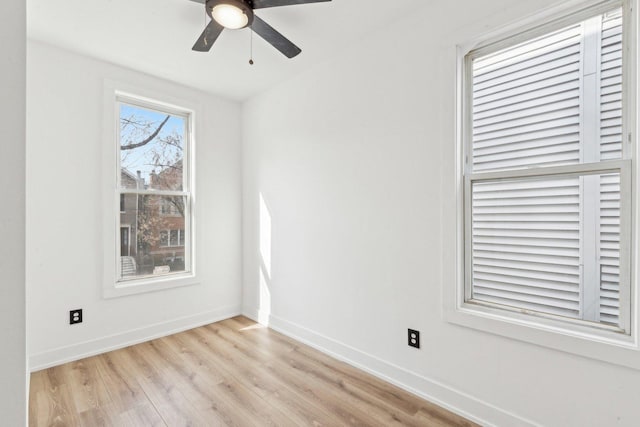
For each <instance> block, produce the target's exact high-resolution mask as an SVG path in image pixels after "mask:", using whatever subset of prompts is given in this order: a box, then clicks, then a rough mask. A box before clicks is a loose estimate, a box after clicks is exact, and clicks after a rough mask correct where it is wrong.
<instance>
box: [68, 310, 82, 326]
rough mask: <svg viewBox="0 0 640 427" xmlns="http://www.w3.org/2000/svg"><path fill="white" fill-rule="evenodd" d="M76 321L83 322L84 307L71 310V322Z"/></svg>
mask: <svg viewBox="0 0 640 427" xmlns="http://www.w3.org/2000/svg"><path fill="white" fill-rule="evenodd" d="M76 323H82V309H81V308H79V309H77V310H71V311H70V312H69V324H70V325H75V324H76Z"/></svg>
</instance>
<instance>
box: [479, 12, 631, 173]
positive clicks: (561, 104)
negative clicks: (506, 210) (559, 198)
mask: <svg viewBox="0 0 640 427" xmlns="http://www.w3.org/2000/svg"><path fill="white" fill-rule="evenodd" d="M472 74H473V77H472V97H473V100H472V117H473V118H472V155H473V156H472V157H473V170H474V171H475V172H484V171H496V170H510V169H521V168H526V167H531V166H560V165H568V164H576V163H590V162H598V161H601V160H612V159H620V158H621V157H622V12H621V10H620V9H618V10H615V11H612V12H609V13H605V14H603V15H598V16H595V17H593V18H590V19H587V20H585V21H583V22H580V23H577V24H575V25H572V26H569V27H567V28H564V29H561V30H558V31H554V32H551V33H549V34H547V35H544V36H542V37H537V38H535V39H532V40H529V41H526V42H523V43H520V44H518V45H516V46H511V47H509V48H506V49H502V50H499V51H497V52H494V53H491V54H488V55H484V56H480V57H477V58H475V59H474V60H473V64H472Z"/></svg>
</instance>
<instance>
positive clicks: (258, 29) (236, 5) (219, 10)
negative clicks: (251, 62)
mask: <svg viewBox="0 0 640 427" xmlns="http://www.w3.org/2000/svg"><path fill="white" fill-rule="evenodd" d="M191 1H194V2H197V3H203V4H204V5H205V10H206V11H207V15H209V17H210V18H211V22H209V24H208V25H207V26H206V28H205V29H204V31H203V32H202V34H201V35H200V37H199V38H198V41H196V44H194V45H193V47H192V50H195V51H198V52H208V51H209V50H210V49H211V46H213V43H214V42H215V41H216V39H217V38H218V36H219V35H220V33H222V30H224V29H225V28H227V29H229V30H238V29H241V28H246V27H249V28H251V30H253V31H254V32H255V33H256V34H258V35H259V36H260V37H262V38H263V39H265V40H266V41H267V42H268V43H270V44H271V45H272V46H273V47H275V48H276V49H278V50H279V51H280V52H282V54H284V55H285V56H286V57H287V58H293V57H294V56H296V55H298V54H299V53H300V52H302V50H301V49H300V48H299V47H298V46H296V45H295V44H293V43H292V42H291V41H290V40H289V39H287V38H286V37H285V36H283V35H282V34H280V33H279V32H278V31H276V30H275V29H274V28H273V27H272V26H271V25H269V24H267V23H266V22H264V21H263V20H262V19H260V18H259V17H258V16H256V15H255V14H254V13H253V11H254V9H264V8H267V7H278V6H291V5H296V4H307V3H320V2H326V1H331V0H191Z"/></svg>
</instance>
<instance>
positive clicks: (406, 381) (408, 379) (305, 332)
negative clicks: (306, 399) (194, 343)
mask: <svg viewBox="0 0 640 427" xmlns="http://www.w3.org/2000/svg"><path fill="white" fill-rule="evenodd" d="M243 315H245V316H246V317H249V318H251V319H253V320H255V321H257V322H260V323H262V324H265V325H268V326H269V327H270V328H272V329H273V330H275V331H278V332H280V333H282V334H284V335H287V336H289V337H291V338H293V339H295V340H297V341H300V342H302V343H304V344H307V345H309V346H310V347H313V348H315V349H317V350H319V351H321V352H323V353H326V354H328V355H330V356H332V357H334V358H336V359H338V360H341V361H343V362H346V363H348V364H349V365H352V366H354V367H356V368H358V369H362V370H363V371H365V372H368V373H370V374H372V375H374V376H376V377H378V378H380V379H383V380H385V381H387V382H389V383H391V384H394V385H396V386H398V387H400V388H402V389H404V390H406V391H408V392H410V393H412V394H415V395H417V396H420V397H422V398H423V399H426V400H428V401H430V402H433V403H435V404H437V405H440V406H442V407H443V408H446V409H448V410H449V411H451V412H454V413H456V414H458V415H461V416H463V417H465V418H467V419H469V420H471V421H474V422H476V423H478V424H480V425H484V426H523V427H524V426H527V427H531V426H537V425H538V424H536V423H534V422H533V421H531V420H528V419H525V418H523V417H520V416H518V415H516V414H514V413H512V412H510V411H508V410H505V409H502V408H498V407H496V406H494V405H492V404H490V403H488V402H485V401H482V400H480V399H478V398H475V397H473V396H471V395H469V394H467V393H464V392H462V391H460V390H456V389H454V388H453V387H450V386H448V385H446V384H443V383H442V382H439V381H436V380H433V379H431V378H427V377H425V376H422V375H418V374H415V373H413V372H411V371H408V370H407V369H405V368H402V367H400V366H397V365H394V364H393V363H389V362H386V361H384V360H382V359H379V358H377V357H375V356H371V355H369V354H366V353H364V352H362V351H360V350H358V349H355V348H353V347H350V346H348V345H346V344H343V343H341V342H339V341H336V340H334V339H332V338H329V337H326V336H324V335H322V334H319V333H317V332H314V331H312V330H310V329H307V328H305V327H304V326H300V325H297V324H295V323H293V322H289V321H287V320H284V319H282V318H279V317H277V316H274V315H273V314H269V313H265V312H261V311H259V310H257V309H247V308H245V309H243Z"/></svg>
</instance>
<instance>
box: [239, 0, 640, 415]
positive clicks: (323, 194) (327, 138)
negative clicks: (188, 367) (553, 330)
mask: <svg viewBox="0 0 640 427" xmlns="http://www.w3.org/2000/svg"><path fill="white" fill-rule="evenodd" d="M551 3H553V2H552V1H536V2H515V1H508V0H485V1H482V2H477V1H471V0H468V1H454V2H444V1H442V2H429V5H428V6H427V7H423V8H422V9H417V10H412V13H411V15H412V16H411V17H409V18H408V19H406V20H404V21H403V22H398V23H396V24H395V25H389V27H388V28H385V29H384V30H381V31H380V32H378V33H376V34H372V35H370V37H369V38H367V39H366V40H362V41H361V43H359V44H357V45H355V46H348V47H347V50H348V52H343V53H341V54H340V55H339V56H337V57H336V58H335V59H333V60H332V61H329V62H327V63H325V64H323V65H320V66H317V67H315V68H314V69H313V70H311V71H309V72H307V73H305V74H303V75H301V76H299V77H297V78H295V79H293V80H291V81H288V82H286V83H284V84H282V85H280V86H278V87H276V88H274V89H272V90H270V91H268V92H266V93H264V94H262V95H260V96H258V97H255V98H253V99H252V100H250V101H249V102H247V103H246V105H245V109H244V113H243V129H244V134H243V188H244V195H243V205H244V248H243V251H244V276H243V277H244V307H245V312H246V314H247V315H250V316H252V317H256V318H260V319H261V320H263V321H269V322H270V324H271V325H272V326H273V327H275V328H277V329H280V330H282V331H284V332H285V333H288V334H291V335H294V336H297V337H298V338H302V339H304V340H306V341H307V342H309V343H311V344H312V345H315V346H317V347H321V348H323V349H325V350H327V351H329V352H332V353H334V354H336V355H338V356H339V357H342V358H345V359H348V360H350V361H351V362H352V363H355V364H357V365H359V366H362V367H363V368H365V369H368V370H370V371H373V372H376V373H377V374H379V375H382V376H385V377H387V378H388V379H390V380H392V381H394V382H396V383H398V384H402V385H403V386H404V387H406V388H409V389H412V390H413V391H415V392H417V393H419V394H421V395H423V396H427V397H429V398H431V399H434V400H436V401H439V402H440V403H442V404H445V405H446V406H449V407H451V408H454V409H455V410H457V411H458V412H460V413H463V414H466V415H467V416H470V417H473V418H474V419H476V420H479V421H482V422H485V423H495V424H498V425H517V424H534V423H539V424H543V425H557V426H569V425H575V426H587V425H591V426H604V425H628V426H631V425H638V422H640V406H639V405H638V402H639V401H640V387H639V384H640V372H638V371H635V370H630V369H626V368H622V367H619V366H616V365H609V364H605V363H602V362H598V361H595V360H592V359H587V358H582V357H578V356H574V355H570V354H567V353H562V352H558V351H554V350H550V349H547V348H543V347H538V346H534V345H530V344H525V343H523V342H519V341H514V340H510V339H507V338H503V337H499V336H496V335H491V334H486V333H482V332H478V331H475V330H471V329H467V328H463V327H459V326H455V325H452V324H449V323H447V322H445V321H444V320H443V318H442V296H441V293H442V287H443V283H442V282H443V280H449V279H450V278H451V275H450V274H449V272H450V271H451V270H452V269H455V265H454V264H453V263H454V259H453V258H452V257H451V256H449V254H450V253H451V247H452V245H451V239H453V236H454V234H455V212H453V211H451V210H449V209H450V207H452V206H455V194H454V192H453V191H451V190H452V189H454V190H455V186H454V185H452V184H451V183H450V181H448V180H452V179H453V178H454V174H452V171H453V166H454V156H453V155H454V153H455V144H456V141H455V106H454V103H455V84H456V70H455V63H456V44H458V43H462V42H466V41H469V40H471V39H472V37H473V36H475V35H478V34H482V33H484V32H486V31H488V30H492V29H495V28H497V27H499V26H500V25H504V24H506V23H508V22H511V21H512V20H514V19H520V18H522V17H524V16H526V15H529V14H531V13H533V12H536V11H538V10H540V9H541V8H543V7H545V6H548V5H549V4H551ZM454 16H455V20H452V19H451V17H454ZM261 199H262V201H261ZM443 207H444V208H443ZM443 251H444V252H446V253H444V252H443ZM444 286H453V283H444ZM407 328H414V329H418V330H420V331H421V332H422V341H423V347H422V349H420V350H415V349H412V348H409V347H408V346H407V344H406V330H407Z"/></svg>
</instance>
